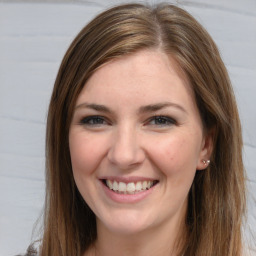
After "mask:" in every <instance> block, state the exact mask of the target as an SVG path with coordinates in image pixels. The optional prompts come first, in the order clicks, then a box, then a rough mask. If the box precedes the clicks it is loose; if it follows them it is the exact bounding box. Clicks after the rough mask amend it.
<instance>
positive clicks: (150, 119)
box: [146, 115, 177, 127]
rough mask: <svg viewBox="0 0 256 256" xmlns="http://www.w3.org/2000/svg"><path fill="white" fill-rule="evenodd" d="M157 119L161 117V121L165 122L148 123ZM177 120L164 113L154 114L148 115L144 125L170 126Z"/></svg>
mask: <svg viewBox="0 0 256 256" xmlns="http://www.w3.org/2000/svg"><path fill="white" fill-rule="evenodd" d="M157 119H159V120H160V119H162V121H166V122H167V123H165V124H150V122H152V121H156V120H157ZM176 124H177V121H176V120H175V119H174V118H173V117H170V116H165V115H154V116H153V117H150V118H149V119H148V120H147V122H146V125H154V126H158V127H163V126H172V125H176Z"/></svg>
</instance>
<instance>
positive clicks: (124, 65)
mask: <svg viewBox="0 0 256 256" xmlns="http://www.w3.org/2000/svg"><path fill="white" fill-rule="evenodd" d="M88 104H94V105H93V106H92V105H88ZM95 105H97V106H98V105H100V106H104V108H102V107H101V108H99V107H95ZM148 105H151V106H152V105H154V106H155V107H154V108H152V107H151V108H149V107H147V108H145V106H148ZM105 108H107V109H108V111H106V109H105ZM88 116H94V117H93V118H88ZM95 116H100V117H99V118H98V119H97V118H96V117H95ZM155 116H158V117H157V118H156V117H155ZM159 116H161V117H163V118H159ZM69 143H70V154H71V161H72V168H73V174H74V179H75V182H76V185H77V187H78V189H79V191H80V193H81V195H82V196H83V198H84V200H85V201H86V202H87V204H88V205H89V206H90V208H91V209H92V210H93V212H94V213H95V215H96V221H97V232H98V238H97V241H96V243H95V245H94V246H93V247H92V248H91V249H90V250H88V251H87V252H85V254H84V255H112V256H115V255H127V256H128V255H133V256H134V255H140V256H143V255H147V256H148V255H176V254H177V244H176V242H177V241H178V240H179V239H180V238H181V237H182V236H184V232H185V225H184V223H185V215H186V210H187V197H188V192H189V189H190V187H191V184H192V182H193V179H194V176H195V173H196V171H200V170H203V169H205V168H206V165H205V164H204V163H203V160H207V159H209V157H210V154H211V148H212V138H211V137H210V136H209V135H207V133H206V132H205V131H204V129H203V125H202V121H201V119H200V115H199V112H198V108H197V106H196V103H195V99H194V96H193V92H192V90H191V87H190V85H189V82H188V80H187V79H186V76H185V75H184V73H183V72H182V71H181V70H180V68H179V66H178V64H177V63H176V62H175V60H174V59H173V58H171V57H170V56H167V55H166V54H164V53H162V52H161V51H158V50H152V51H149V50H143V51H140V52H138V53H136V54H133V55H130V56H125V57H122V58H120V59H116V60H113V61H111V62H109V63H107V64H105V65H104V66H102V67H101V68H99V69H98V70H97V71H96V72H95V73H94V74H93V75H92V77H91V78H90V79H89V80H88V82H87V83H86V85H85V86H84V88H83V90H82V91H81V93H80V95H79V97H78V99H77V102H76V107H75V110H74V115H73V120H72V123H71V127H70V134H69ZM105 176H110V177H126V178H127V177H128V178H129V177H144V178H145V179H153V180H157V181H158V183H157V185H155V186H154V187H153V188H151V190H150V191H151V193H149V194H148V195H147V196H146V197H145V198H143V199H142V200H139V201H137V202H135V203H129V202H128V203H127V202H116V201H113V200H112V199H111V198H110V197H109V196H108V195H107V194H106V193H105V190H104V184H103V183H102V182H101V181H100V179H101V178H102V177H105ZM149 241H150V242H149Z"/></svg>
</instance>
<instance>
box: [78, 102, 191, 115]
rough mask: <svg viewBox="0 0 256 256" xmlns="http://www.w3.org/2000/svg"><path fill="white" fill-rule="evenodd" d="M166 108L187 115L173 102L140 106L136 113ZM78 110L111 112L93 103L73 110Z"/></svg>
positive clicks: (83, 104) (84, 104)
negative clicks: (177, 110)
mask: <svg viewBox="0 0 256 256" xmlns="http://www.w3.org/2000/svg"><path fill="white" fill-rule="evenodd" d="M167 107H174V108H177V109H179V110H181V111H183V112H185V113H187V111H186V110H185V109H184V108H183V107H182V106H181V105H179V104H176V103H173V102H163V103H157V104H150V105H146V106H141V107H140V108H139V110H138V113H139V114H144V113H150V112H156V111H158V110H161V109H163V108H167ZM78 108H89V109H93V110H96V111H100V112H105V113H111V112H112V111H111V109H110V108H108V107H106V106H104V105H100V104H94V103H92V104H89V103H82V104H79V105H78V106H76V107H75V109H78Z"/></svg>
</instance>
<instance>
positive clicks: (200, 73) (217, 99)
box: [40, 4, 245, 256]
mask: <svg viewBox="0 0 256 256" xmlns="http://www.w3.org/2000/svg"><path fill="white" fill-rule="evenodd" d="M141 49H160V50H162V51H163V52H165V53H166V54H169V55H171V56H173V57H174V58H175V59H176V60H177V62H178V63H179V65H180V67H181V68H182V69H183V70H184V72H185V73H186V75H187V77H188V78H189V81H190V84H191V87H192V89H193V91H194V94H195V98H196V102H197V106H198V109H199V111H200V114H201V118H202V121H203V123H204V126H205V129H206V130H207V131H214V134H215V136H214V149H213V154H212V156H211V165H210V166H209V167H208V168H207V169H206V170H204V171H198V172H197V173H196V176H195V179H194V182H193V184H192V187H191V190H190V192H189V195H188V198H189V202H188V211H187V218H186V225H187V231H188V236H187V240H186V242H185V244H184V246H183V248H182V252H181V254H182V255H186V256H189V255H191V256H199V255H200V256H205V255H207V256H211V255H212V256H223V255H225V256H241V250H242V245H241V223H242V219H243V215H244V212H245V181H244V167H243V162H242V153H241V151H242V137H241V127H240V121H239V116H238V111H237V106H236V102H235V98H234V94H233V91H232V87H231V83H230V80H229V76H228V74H227V71H226V68H225V66H224V64H223V62H222V60H221V57H220V54H219V52H218V49H217V47H216V45H215V43H214V42H213V40H212V38H211V37H210V36H209V34H208V33H207V32H206V31H205V29H204V28H203V27H202V26H201V25H200V24H199V23H198V22H197V21H196V20H195V19H194V18H193V17H192V16H191V15H190V14H188V13H187V12H186V11H184V10H182V9H180V8H178V7H176V6H174V5H170V4H160V5H158V6H155V7H149V6H145V5H141V4H127V5H120V6H117V7H114V8H111V9H109V10H107V11H105V12H103V13H101V14H100V15H98V16H97V17H96V18H95V19H94V20H92V21H91V22H90V23H89V24H88V25H87V26H86V27H84V28H83V29H82V31H81V32H80V33H79V34H78V35H77V37H76V38H75V39H74V41H73V42H72V44H71V46H70V47H69V49H68V50H67V53H66V54H65V56H64V58H63V61H62V63H61V66H60V69H59V72H58V75H57V78H56V82H55V85H54V89H53V93H52V97H51V102H50V106H49V112H48V120H47V135H46V183H47V187H46V201H45V215H44V233H43V239H42V246H41V250H40V255H42V256H49V255H54V256H71V255H72V256H80V255H81V254H82V253H83V252H84V251H85V250H86V249H87V248H88V247H89V246H90V245H91V244H92V243H93V242H94V241H95V240H96V238H97V233H96V221H95V215H94V213H93V212H92V211H91V210H90V208H89V207H88V206H87V204H86V202H84V200H83V199H82V197H81V195H80V194H79V192H78V190H77V187H76V185H75V182H74V178H73V174H72V167H71V161H70V152H69V144H68V134H69V127H70V123H71V119H72V115H73V109H74V104H75V102H76V99H77V97H78V95H79V93H80V91H81V90H82V88H83V86H84V85H85V84H86V81H87V80H88V78H89V77H90V76H91V75H92V73H93V72H95V70H97V69H98V68H99V67H100V66H101V65H102V64H104V63H107V62H108V61H110V60H112V59H114V58H121V57H122V56H124V55H127V54H132V53H134V52H137V51H139V50H141Z"/></svg>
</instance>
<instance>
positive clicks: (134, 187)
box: [106, 180, 154, 194]
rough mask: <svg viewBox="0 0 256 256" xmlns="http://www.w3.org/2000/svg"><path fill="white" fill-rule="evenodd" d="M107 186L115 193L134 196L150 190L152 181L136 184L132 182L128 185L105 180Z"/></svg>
mask: <svg viewBox="0 0 256 256" xmlns="http://www.w3.org/2000/svg"><path fill="white" fill-rule="evenodd" d="M106 184H107V186H108V187H109V188H110V189H112V190H114V191H116V192H121V193H124V194H126V193H128V194H134V193H136V192H139V191H143V190H146V189H150V188H151V187H152V186H153V184H154V183H153V181H138V182H136V183H134V182H129V183H124V182H118V181H115V180H114V181H111V180H106Z"/></svg>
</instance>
